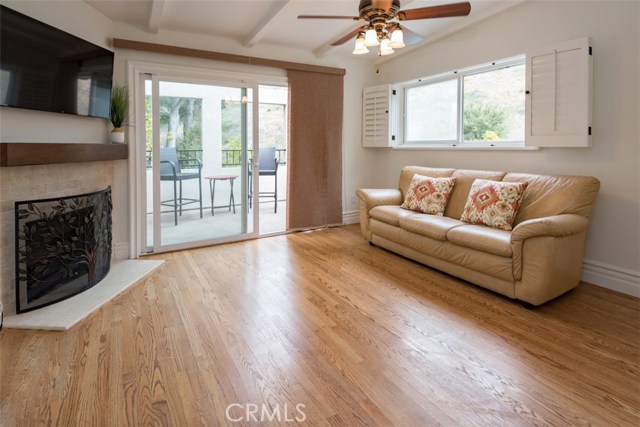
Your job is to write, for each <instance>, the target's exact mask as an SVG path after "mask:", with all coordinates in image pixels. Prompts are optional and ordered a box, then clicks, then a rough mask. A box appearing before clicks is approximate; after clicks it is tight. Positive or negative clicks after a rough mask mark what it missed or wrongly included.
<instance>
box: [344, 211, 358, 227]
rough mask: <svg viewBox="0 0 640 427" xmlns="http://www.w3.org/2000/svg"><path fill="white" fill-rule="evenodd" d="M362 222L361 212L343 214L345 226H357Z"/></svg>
mask: <svg viewBox="0 0 640 427" xmlns="http://www.w3.org/2000/svg"><path fill="white" fill-rule="evenodd" d="M359 222H360V212H359V211H351V212H343V213H342V223H343V224H344V225H349V224H357V223H359Z"/></svg>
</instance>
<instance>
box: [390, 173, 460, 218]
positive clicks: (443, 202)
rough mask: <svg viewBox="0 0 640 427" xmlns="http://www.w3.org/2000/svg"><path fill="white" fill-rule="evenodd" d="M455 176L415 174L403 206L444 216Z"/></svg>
mask: <svg viewBox="0 0 640 427" xmlns="http://www.w3.org/2000/svg"><path fill="white" fill-rule="evenodd" d="M455 183H456V179H455V178H431V177H429V176H423V175H418V174H415V175H413V179H412V180H411V185H409V190H408V191H407V195H406V196H405V198H404V203H403V204H402V206H400V207H401V208H405V209H410V210H412V211H417V212H423V213H426V214H431V215H438V216H442V215H443V214H444V208H445V207H446V206H447V201H449V196H450V195H451V191H452V190H453V186H454V185H455Z"/></svg>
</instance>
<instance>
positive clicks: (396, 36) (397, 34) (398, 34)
mask: <svg viewBox="0 0 640 427" xmlns="http://www.w3.org/2000/svg"><path fill="white" fill-rule="evenodd" d="M389 46H390V47H392V48H393V49H401V48H403V47H405V46H406V45H405V44H404V34H403V33H402V29H401V28H400V26H399V25H398V27H397V28H396V29H395V30H393V32H392V33H391V41H390V42H389Z"/></svg>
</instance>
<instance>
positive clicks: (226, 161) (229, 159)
mask: <svg viewBox="0 0 640 427" xmlns="http://www.w3.org/2000/svg"><path fill="white" fill-rule="evenodd" d="M177 152H178V159H179V160H186V159H198V160H200V161H201V162H203V163H206V162H205V161H204V160H202V150H177ZM247 155H248V157H249V158H251V156H252V151H251V150H248V151H247ZM276 156H277V158H278V163H279V164H281V165H286V164H287V149H286V148H276ZM241 160H242V150H222V166H223V167H233V166H240V164H241ZM147 168H151V150H147Z"/></svg>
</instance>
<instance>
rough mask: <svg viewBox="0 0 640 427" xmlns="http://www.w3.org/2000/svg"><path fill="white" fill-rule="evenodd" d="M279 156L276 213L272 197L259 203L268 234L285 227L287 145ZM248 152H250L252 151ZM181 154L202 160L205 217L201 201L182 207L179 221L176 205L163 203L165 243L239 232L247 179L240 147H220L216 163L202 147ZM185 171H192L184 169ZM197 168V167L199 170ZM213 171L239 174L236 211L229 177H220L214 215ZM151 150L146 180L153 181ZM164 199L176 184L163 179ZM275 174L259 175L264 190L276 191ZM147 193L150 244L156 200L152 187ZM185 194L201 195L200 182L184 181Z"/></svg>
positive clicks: (262, 230) (262, 226) (262, 224)
mask: <svg viewBox="0 0 640 427" xmlns="http://www.w3.org/2000/svg"><path fill="white" fill-rule="evenodd" d="M276 152H277V156H278V159H279V165H278V210H277V213H274V202H273V198H268V197H265V198H261V199H260V203H259V209H260V212H259V218H260V234H269V233H274V232H281V231H284V230H285V228H286V182H287V164H286V156H287V153H286V149H278V150H276ZM248 154H249V156H250V155H251V152H250V151H249V153H248ZM178 158H179V159H182V160H186V159H194V158H195V159H198V160H200V161H202V163H203V169H202V177H203V178H202V203H203V217H202V218H200V209H199V204H197V203H196V204H191V205H187V206H185V207H184V208H183V212H182V216H179V217H178V225H175V224H174V213H173V209H171V208H170V207H168V206H162V211H161V212H162V213H161V215H160V218H161V233H162V244H163V246H166V245H174V244H182V243H186V242H189V241H198V240H203V239H206V240H209V239H217V238H224V237H229V236H232V235H235V234H238V233H240V223H241V221H240V220H241V202H242V187H241V185H242V183H243V181H244V182H246V181H247V180H246V179H245V180H241V179H240V174H241V168H240V163H241V150H221V157H220V158H219V160H218V159H216V160H218V161H216V162H215V163H217V166H215V165H214V164H213V163H214V162H213V161H208V160H207V159H206V158H205V159H203V150H178ZM184 171H185V172H187V171H191V170H189V169H184ZM196 171H197V170H196ZM213 175H237V176H238V178H237V179H235V180H234V182H233V193H234V198H235V209H236V213H235V214H234V213H233V207H232V208H231V210H229V208H228V205H229V198H230V193H231V186H230V185H229V183H230V181H217V182H216V188H215V201H214V204H215V206H217V208H215V210H214V215H212V214H211V195H210V194H211V193H210V184H209V180H208V179H206V178H205V177H207V176H213ZM151 179H152V169H151V152H150V151H147V182H148V183H151V182H152V181H151ZM160 184H161V185H160V187H161V188H160V190H161V200H168V199H172V198H173V186H172V184H171V183H170V182H167V181H164V182H161V183H160ZM273 186H274V179H273V177H268V176H263V177H260V188H261V190H262V191H273ZM147 193H148V197H147V234H148V236H149V238H148V239H147V240H148V242H149V246H151V242H152V240H151V236H152V234H153V217H152V213H153V204H152V196H151V193H152V192H151V191H148V192H147ZM183 197H185V198H193V199H197V198H198V182H197V180H190V181H184V182H183ZM252 215H253V209H250V210H249V211H248V225H249V231H251V230H252V228H253V217H252Z"/></svg>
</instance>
